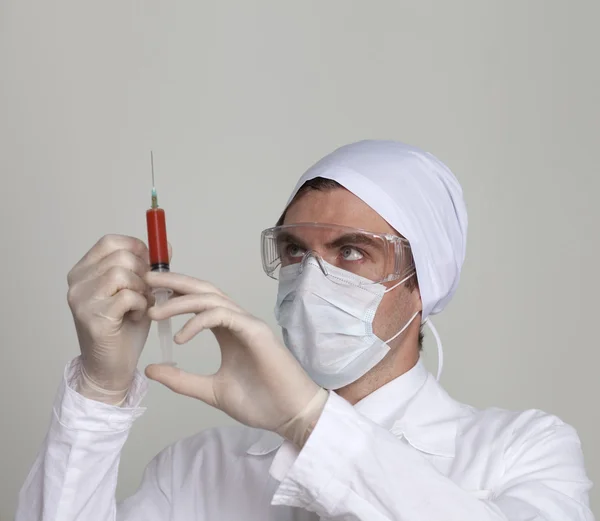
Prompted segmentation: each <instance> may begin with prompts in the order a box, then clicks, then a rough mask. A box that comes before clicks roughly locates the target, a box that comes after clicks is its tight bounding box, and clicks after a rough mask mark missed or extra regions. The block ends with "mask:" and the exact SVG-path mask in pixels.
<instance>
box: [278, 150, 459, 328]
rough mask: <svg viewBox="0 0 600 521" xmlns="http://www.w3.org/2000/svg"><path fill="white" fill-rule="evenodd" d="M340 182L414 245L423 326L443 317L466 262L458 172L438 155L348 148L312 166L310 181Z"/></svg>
mask: <svg viewBox="0 0 600 521" xmlns="http://www.w3.org/2000/svg"><path fill="white" fill-rule="evenodd" d="M315 177H324V178H327V179H333V180H334V181H337V182H338V183H340V184H341V185H342V186H344V187H345V188H346V189H347V190H349V191H350V192H352V193H353V194H354V195H356V196H357V197H359V198H360V199H362V200H363V201H364V202H365V203H366V204H368V205H369V206H370V207H371V208H373V209H374V210H375V211H376V212H377V213H378V214H379V215H381V217H383V218H384V219H385V220H386V221H387V222H388V223H389V224H390V226H392V227H393V228H394V229H396V230H397V231H398V232H399V233H400V234H401V235H402V236H404V237H405V238H406V239H408V241H409V242H410V246H411V249H412V253H413V257H414V259H415V265H416V269H417V278H418V281H419V289H420V291H421V299H422V301H423V314H422V320H423V321H424V320H425V319H426V318H427V317H428V316H429V315H433V314H435V313H439V312H440V311H442V309H444V307H445V306H446V304H447V303H448V302H449V301H450V299H451V298H452V295H453V294H454V292H455V290H456V287H457V286H458V282H459V278H460V271H461V268H462V264H463V261H464V258H465V250H466V239H467V210H466V207H465V203H464V200H463V195H462V189H461V187H460V184H459V183H458V181H457V179H456V178H455V177H454V175H453V174H452V172H451V171H450V170H449V169H448V168H447V167H446V166H445V165H444V164H443V163H442V162H440V161H439V160H438V159H437V158H435V157H434V156H433V155H431V154H429V153H427V152H423V151H422V150H419V149H417V148H415V147H412V146H409V145H406V144H404V143H400V142H396V141H360V142H358V143H353V144H351V145H346V146H343V147H341V148H339V149H337V150H335V151H334V152H332V153H331V154H329V155H328V156H326V157H324V158H323V159H321V160H320V161H319V162H318V163H316V164H315V165H314V166H312V167H311V168H310V169H309V170H308V171H307V172H306V173H305V174H304V175H303V176H302V177H301V178H300V180H299V181H298V183H297V185H296V187H295V189H294V191H293V192H292V195H291V196H290V199H289V201H288V204H289V202H290V201H291V200H292V199H293V197H294V195H295V194H296V192H297V191H298V190H299V188H300V187H301V186H302V185H303V184H304V183H305V182H306V181H308V180H310V179H314V178H315Z"/></svg>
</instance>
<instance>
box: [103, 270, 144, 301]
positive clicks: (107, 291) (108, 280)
mask: <svg viewBox="0 0 600 521" xmlns="http://www.w3.org/2000/svg"><path fill="white" fill-rule="evenodd" d="M123 289H130V290H132V291H136V292H137V293H140V294H141V295H144V294H145V293H146V292H147V291H148V286H147V285H146V283H145V282H144V279H142V277H140V276H139V275H137V274H135V273H133V272H132V271H129V270H128V269H126V268H122V267H120V266H113V267H112V268H109V270H108V271H107V272H106V273H104V274H103V275H102V276H101V277H100V278H99V279H98V282H97V284H96V291H95V292H94V296H97V297H100V298H102V297H111V296H113V295H116V294H117V293H118V292H119V291H121V290H123Z"/></svg>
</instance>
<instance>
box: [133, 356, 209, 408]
mask: <svg viewBox="0 0 600 521" xmlns="http://www.w3.org/2000/svg"><path fill="white" fill-rule="evenodd" d="M145 372H146V376H147V377H148V378H150V379H151V380H154V381H156V382H159V383H161V384H163V385H164V386H166V387H168V388H169V389H171V391H175V392H176V393H179V394H183V395H184V396H189V397H190V398H196V399H198V400H202V401H203V402H205V403H207V404H208V405H211V406H213V407H216V405H217V402H216V400H215V396H214V391H213V379H214V376H203V375H198V374H192V373H187V372H186V371H182V370H181V369H179V368H178V367H172V366H169V365H163V364H152V365H149V366H148V367H146V371H145Z"/></svg>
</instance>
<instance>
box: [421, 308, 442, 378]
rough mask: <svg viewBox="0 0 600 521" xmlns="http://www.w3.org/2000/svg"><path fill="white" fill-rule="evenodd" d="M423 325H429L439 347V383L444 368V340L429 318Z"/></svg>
mask: <svg viewBox="0 0 600 521" xmlns="http://www.w3.org/2000/svg"><path fill="white" fill-rule="evenodd" d="M423 324H427V325H428V326H429V329H431V332H432V333H433V336H434V337H435V343H436V345H437V352H438V370H437V377H436V380H437V381H438V382H439V380H440V376H442V369H443V368H444V346H443V345H442V340H441V339H440V335H439V333H438V332H437V329H436V328H435V326H434V325H433V322H431V320H430V319H429V317H427V318H426V319H425V321H424V322H423Z"/></svg>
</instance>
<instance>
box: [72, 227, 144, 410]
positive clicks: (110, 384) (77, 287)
mask: <svg viewBox="0 0 600 521" xmlns="http://www.w3.org/2000/svg"><path fill="white" fill-rule="evenodd" d="M149 269H150V267H149V264H148V249H147V247H146V245H145V244H144V243H143V242H142V241H141V240H139V239H136V238H133V237H126V236H122V235H106V236H104V237H103V238H102V239H100V240H99V241H98V242H97V243H96V244H95V245H94V246H93V247H92V249H91V250H90V251H88V253H87V254H86V255H85V256H84V257H83V258H82V259H81V260H80V261H79V262H78V263H77V264H76V265H75V266H74V267H73V269H72V270H71V271H70V272H69V275H68V277H67V280H68V283H69V291H68V295H67V300H68V302H69V307H70V308H71V312H72V313H73V319H74V321H75V328H76V330H77V337H78V339H79V347H80V349H81V375H80V380H79V387H78V391H79V392H80V393H81V394H82V395H84V396H86V397H87V398H90V399H93V400H97V401H101V402H105V403H110V404H114V405H119V404H121V403H122V402H123V401H124V400H125V398H126V395H127V392H128V390H129V387H130V385H131V383H132V380H133V376H134V373H135V369H136V366H137V363H138V359H139V357H140V354H141V352H142V349H143V347H144V344H145V343H146V339H147V337H148V331H149V328H150V319H149V318H148V316H147V314H146V310H147V307H148V297H149V288H148V286H147V285H146V283H145V282H144V280H143V276H144V274H145V273H146V272H147V271H148V270H149Z"/></svg>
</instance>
